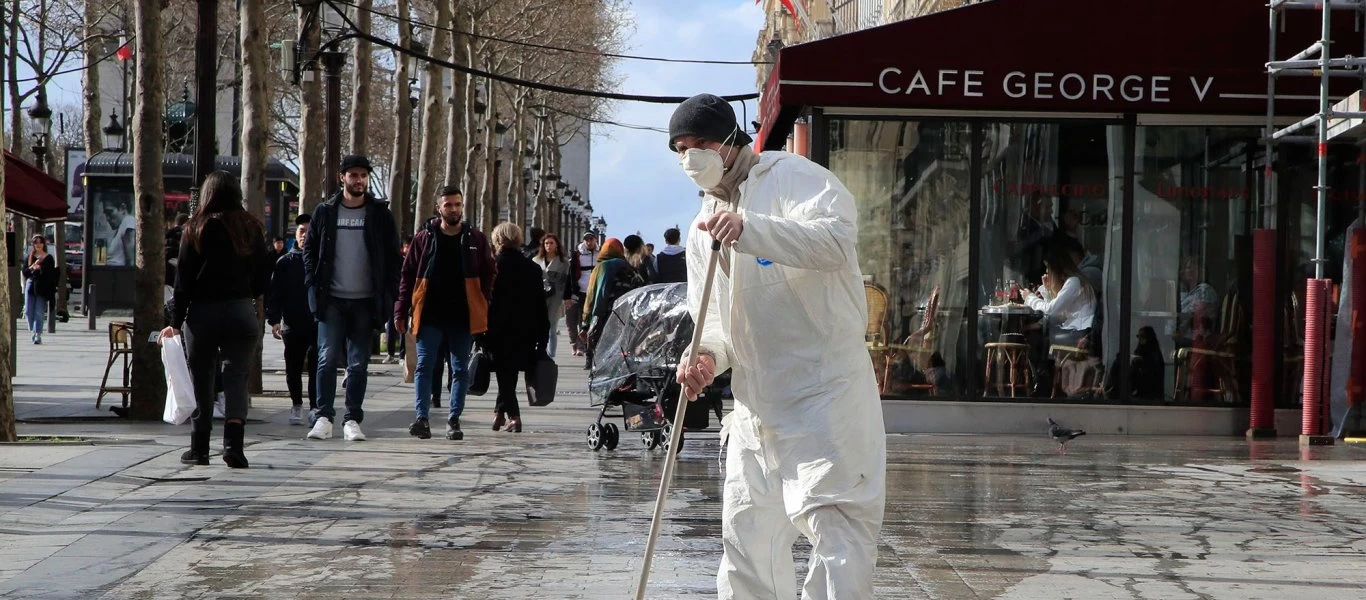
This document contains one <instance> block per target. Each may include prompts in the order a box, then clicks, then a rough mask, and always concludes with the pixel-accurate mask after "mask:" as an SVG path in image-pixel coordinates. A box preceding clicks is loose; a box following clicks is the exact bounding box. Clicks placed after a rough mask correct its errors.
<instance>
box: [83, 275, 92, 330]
mask: <svg viewBox="0 0 1366 600" xmlns="http://www.w3.org/2000/svg"><path fill="white" fill-rule="evenodd" d="M86 277H89V275H87V276H86ZM84 302H85V315H86V318H87V319H89V321H88V323H87V325H88V326H89V328H90V331H94V330H95V284H93V283H92V284H89V285H87V286H86V292H85V300H84Z"/></svg>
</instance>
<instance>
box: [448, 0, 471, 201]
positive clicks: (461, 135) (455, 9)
mask: <svg viewBox="0 0 1366 600" xmlns="http://www.w3.org/2000/svg"><path fill="white" fill-rule="evenodd" d="M459 4H460V3H459V1H458V0H455V1H451V5H452V7H451V8H452V10H451V14H450V18H451V20H450V21H449V22H448V23H447V25H448V26H449V27H450V28H451V29H452V33H451V52H450V55H449V58H450V61H451V62H452V63H454V64H457V65H466V64H469V62H468V61H466V59H465V56H466V51H465V36H462V35H460V34H459V33H455V32H457V31H461V29H460V20H461V19H460V17H459V14H460V6H459ZM450 75H451V90H450V94H449V96H448V97H447V100H446V101H447V103H449V104H450V110H449V111H448V112H447V113H446V114H447V115H448V116H449V120H448V121H447V123H446V183H449V184H452V185H456V186H459V187H460V189H461V190H464V189H465V182H464V174H465V152H466V148H465V144H466V143H467V140H466V138H465V86H467V85H469V83H468V81H469V79H468V77H466V75H465V74H464V73H460V72H457V71H452V72H451V74H450Z"/></svg>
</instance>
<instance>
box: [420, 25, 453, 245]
mask: <svg viewBox="0 0 1366 600" xmlns="http://www.w3.org/2000/svg"><path fill="white" fill-rule="evenodd" d="M434 12H435V14H434V15H433V17H434V20H433V21H432V22H433V23H436V24H437V27H436V28H435V29H433V30H432V45H431V55H432V56H445V55H446V54H447V53H448V52H449V50H447V44H449V43H450V37H451V36H450V32H449V31H447V30H446V29H445V28H447V27H449V23H450V21H451V5H450V3H449V2H446V1H443V0H437V1H436V7H435V11H434ZM441 93H442V91H441V68H440V67H438V66H437V65H435V64H432V63H428V64H427V65H426V68H425V69H424V70H423V73H422V124H423V138H422V153H421V155H420V159H419V161H418V167H417V173H418V177H417V206H419V207H421V206H422V205H423V202H425V201H426V200H427V199H429V198H434V197H435V196H436V190H437V177H438V176H440V175H441V174H442V172H443V171H444V170H445V166H446V161H444V160H442V159H441V157H440V152H441V142H442V141H444V140H445V138H446V136H445V135H444V127H445V125H446V123H445V120H444V119H443V117H444V114H443V113H444V111H443V110H442V108H441ZM420 214H421V210H420V209H419V210H418V211H417V214H415V215H414V218H413V231H417V230H418V229H419V228H420V227H421V225H422V222H423V221H424V219H422V218H420V217H418V216H417V215H420Z"/></svg>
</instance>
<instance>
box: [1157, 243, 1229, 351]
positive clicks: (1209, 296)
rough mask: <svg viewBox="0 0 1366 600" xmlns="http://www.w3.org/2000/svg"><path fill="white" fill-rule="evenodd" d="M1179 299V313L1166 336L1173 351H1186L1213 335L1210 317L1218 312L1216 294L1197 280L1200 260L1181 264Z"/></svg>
mask: <svg viewBox="0 0 1366 600" xmlns="http://www.w3.org/2000/svg"><path fill="white" fill-rule="evenodd" d="M1180 300H1181V310H1180V313H1178V314H1177V318H1176V322H1175V323H1173V324H1172V325H1170V326H1169V327H1168V332H1167V333H1168V334H1169V335H1170V336H1171V338H1172V343H1173V344H1175V345H1176V347H1177V348H1187V347H1190V346H1191V345H1193V344H1194V343H1195V341H1196V340H1198V339H1203V338H1206V337H1209V335H1210V334H1211V333H1213V329H1214V316H1215V315H1216V314H1217V312H1218V310H1219V293H1218V292H1216V291H1214V286H1212V285H1210V284H1208V283H1205V282H1203V281H1201V280H1200V260H1199V259H1198V258H1196V257H1194V256H1187V257H1186V259H1185V260H1184V261H1182V262H1181V296H1180Z"/></svg>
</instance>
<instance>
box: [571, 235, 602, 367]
mask: <svg viewBox="0 0 1366 600" xmlns="http://www.w3.org/2000/svg"><path fill="white" fill-rule="evenodd" d="M597 264H598V234H596V233H593V232H591V231H590V232H588V233H585V234H583V242H582V243H580V244H579V245H578V246H576V247H575V248H574V256H572V257H570V265H569V266H570V267H571V269H570V273H569V275H570V277H572V278H573V279H574V292H573V293H574V302H573V304H570V305H569V311H568V312H567V313H566V319H565V320H566V321H568V323H569V343H570V344H571V345H572V346H574V356H583V355H584V354H586V353H587V350H588V348H587V346H586V345H585V344H584V342H583V338H584V336H583V335H582V334H583V333H584V332H587V331H588V324H587V323H581V322H580V321H582V320H583V318H582V315H583V303H584V300H585V299H586V296H587V294H588V281H589V279H591V278H592V277H593V267H594V266H596V265H597Z"/></svg>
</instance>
